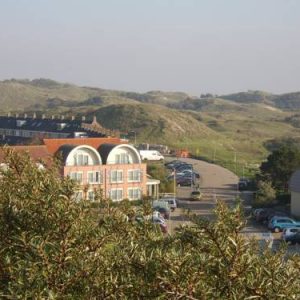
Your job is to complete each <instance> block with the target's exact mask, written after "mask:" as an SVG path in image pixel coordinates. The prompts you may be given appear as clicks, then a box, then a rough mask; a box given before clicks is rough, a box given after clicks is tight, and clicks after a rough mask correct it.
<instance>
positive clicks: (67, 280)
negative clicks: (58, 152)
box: [0, 153, 300, 299]
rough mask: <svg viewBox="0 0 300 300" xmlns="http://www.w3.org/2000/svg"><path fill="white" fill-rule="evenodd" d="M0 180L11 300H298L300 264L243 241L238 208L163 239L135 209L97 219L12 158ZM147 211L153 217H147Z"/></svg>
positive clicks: (108, 211)
mask: <svg viewBox="0 0 300 300" xmlns="http://www.w3.org/2000/svg"><path fill="white" fill-rule="evenodd" d="M6 163H7V165H9V168H8V169H7V170H2V174H1V179H0V297H1V298H4V299H299V298H300V279H299V278H300V276H299V275H300V273H299V269H300V263H299V258H298V257H296V256H295V257H290V258H287V257H285V256H284V250H282V251H279V252H278V253H272V252H271V251H269V250H268V249H267V248H266V249H262V248H260V247H258V245H257V244H256V243H255V242H254V241H250V240H246V239H244V238H243V236H242V235H241V234H240V230H241V229H242V228H243V226H244V219H243V215H242V210H241V208H240V206H239V205H237V206H236V207H235V208H234V209H229V208H228V207H227V206H226V205H224V204H223V203H222V202H220V203H218V205H217V207H216V210H215V215H216V218H215V221H214V222H209V221H207V220H204V219H201V218H199V217H197V216H191V221H192V224H193V225H191V226H186V227H181V228H179V230H178V231H177V232H176V233H175V234H174V235H172V236H167V237H164V236H163V235H162V234H161V233H160V230H159V228H157V227H155V226H153V225H152V224H151V223H149V222H144V223H137V222H135V221H134V218H132V217H130V218H126V217H125V218H124V216H128V215H129V216H132V213H133V210H132V206H131V205H128V203H127V202H124V203H122V204H121V205H120V206H111V203H110V202H109V201H107V202H105V199H100V201H102V203H101V205H99V207H101V214H99V217H98V216H97V214H96V215H95V208H93V209H91V208H90V207H89V205H86V203H83V202H80V203H77V202H75V201H74V200H73V197H72V196H73V193H74V188H75V187H74V183H73V182H72V181H70V180H68V179H66V178H65V179H62V178H60V175H59V168H58V167H56V166H53V167H52V168H50V169H48V170H39V169H38V168H36V166H35V164H33V163H32V162H30V160H29V158H28V157H20V156H18V155H16V154H12V153H8V156H7V161H6ZM145 209H147V208H145Z"/></svg>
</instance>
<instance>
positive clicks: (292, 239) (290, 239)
mask: <svg viewBox="0 0 300 300" xmlns="http://www.w3.org/2000/svg"><path fill="white" fill-rule="evenodd" d="M285 241H286V242H287V243H291V244H292V245H294V244H300V232H297V233H295V234H292V235H289V236H286V237H285Z"/></svg>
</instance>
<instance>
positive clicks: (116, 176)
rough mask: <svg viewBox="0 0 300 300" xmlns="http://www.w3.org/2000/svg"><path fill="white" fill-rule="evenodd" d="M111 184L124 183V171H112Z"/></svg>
mask: <svg viewBox="0 0 300 300" xmlns="http://www.w3.org/2000/svg"><path fill="white" fill-rule="evenodd" d="M110 182H111V183H117V182H123V170H112V171H111V173H110Z"/></svg>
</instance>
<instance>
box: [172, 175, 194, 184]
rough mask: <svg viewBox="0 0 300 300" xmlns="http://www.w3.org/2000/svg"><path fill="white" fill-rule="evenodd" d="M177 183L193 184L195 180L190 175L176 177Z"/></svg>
mask: <svg viewBox="0 0 300 300" xmlns="http://www.w3.org/2000/svg"><path fill="white" fill-rule="evenodd" d="M176 184H177V186H192V185H194V184H195V182H194V180H193V179H192V178H190V177H178V178H176Z"/></svg>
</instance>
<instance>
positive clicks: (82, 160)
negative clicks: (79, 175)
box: [75, 154, 89, 166]
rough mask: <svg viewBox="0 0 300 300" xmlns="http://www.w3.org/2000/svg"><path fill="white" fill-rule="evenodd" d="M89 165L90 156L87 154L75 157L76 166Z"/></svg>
mask: <svg viewBox="0 0 300 300" xmlns="http://www.w3.org/2000/svg"><path fill="white" fill-rule="evenodd" d="M88 164H89V156H88V155H87V154H77V155H76V156H75V165H76V166H87V165H88Z"/></svg>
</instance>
